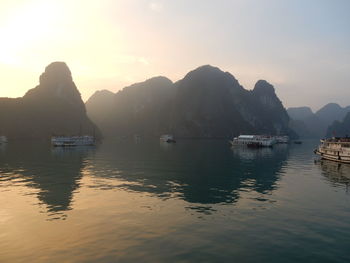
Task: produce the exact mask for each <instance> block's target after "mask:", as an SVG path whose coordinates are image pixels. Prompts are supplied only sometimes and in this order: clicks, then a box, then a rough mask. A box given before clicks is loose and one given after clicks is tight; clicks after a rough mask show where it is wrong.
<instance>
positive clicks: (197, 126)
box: [86, 65, 297, 138]
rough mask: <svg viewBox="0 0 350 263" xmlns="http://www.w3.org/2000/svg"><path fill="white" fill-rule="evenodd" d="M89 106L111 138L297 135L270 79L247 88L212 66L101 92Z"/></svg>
mask: <svg viewBox="0 0 350 263" xmlns="http://www.w3.org/2000/svg"><path fill="white" fill-rule="evenodd" d="M86 108H87V112H88V116H89V117H90V118H91V119H92V120H93V121H94V122H95V123H96V124H97V125H98V126H99V127H100V128H101V130H102V132H103V134H104V135H106V136H130V135H134V134H138V135H141V136H146V137H152V136H159V135H160V134H164V133H171V134H174V135H175V136H177V137H183V138H229V137H232V136H236V135H239V134H243V133H248V134H271V135H279V134H283V135H290V136H292V137H296V136H297V135H296V133H295V132H294V131H293V130H292V129H290V127H289V120H290V119H289V116H288V113H287V111H286V109H285V108H284V107H283V105H282V103H281V101H280V100H279V98H278V97H277V95H276V93H275V90H274V87H273V86H272V85H271V84H270V83H268V82H267V81H265V80H259V81H258V82H257V83H256V84H255V87H254V89H253V90H246V89H244V88H243V87H242V86H241V85H240V84H239V82H238V81H237V80H236V78H235V77H234V76H233V75H231V74H230V73H228V72H223V71H221V70H220V69H219V68H217V67H213V66H210V65H205V66H201V67H199V68H197V69H195V70H193V71H191V72H189V73H188V74H187V75H186V76H185V77H184V78H183V79H181V80H179V81H177V82H175V83H172V81H171V80H169V79H168V78H166V77H155V78H151V79H148V80H146V81H144V82H141V83H136V84H133V85H131V86H129V87H126V88H124V89H123V90H121V91H119V92H117V93H116V94H114V93H112V92H110V91H106V90H103V91H97V92H96V93H95V94H94V95H93V96H91V97H90V99H89V100H88V101H87V102H86Z"/></svg>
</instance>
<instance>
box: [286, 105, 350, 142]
mask: <svg viewBox="0 0 350 263" xmlns="http://www.w3.org/2000/svg"><path fill="white" fill-rule="evenodd" d="M287 112H288V114H289V116H290V118H291V124H290V126H291V127H292V128H293V129H294V130H295V131H296V132H297V133H298V134H299V135H300V136H302V137H318V138H323V137H325V136H326V135H328V133H327V129H328V126H329V125H331V124H332V123H333V122H334V121H340V120H342V119H344V117H345V116H346V114H347V113H348V112H350V106H347V107H344V108H343V107H341V106H340V105H338V104H337V103H328V104H326V105H325V106H323V107H322V108H321V109H319V110H318V111H317V112H316V113H313V112H312V110H311V109H310V108H309V107H295V108H288V110H287Z"/></svg>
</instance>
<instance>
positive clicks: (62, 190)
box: [0, 143, 88, 218]
mask: <svg viewBox="0 0 350 263" xmlns="http://www.w3.org/2000/svg"><path fill="white" fill-rule="evenodd" d="M87 151H88V148H85V149H84V148H71V149H62V148H55V149H51V148H50V146H49V145H47V144H42V143H39V144H37V143H25V144H11V145H8V147H7V148H6V151H4V152H2V153H1V155H0V175H1V179H0V180H1V184H2V186H3V187H4V186H6V185H8V186H9V185H21V186H23V185H24V186H27V187H30V188H34V189H36V190H37V192H36V195H37V198H38V200H39V203H40V204H45V205H46V209H47V213H48V214H49V215H50V216H52V218H64V217H65V214H64V211H67V210H69V209H71V201H72V196H73V193H74V192H75V191H76V190H77V189H78V188H79V181H80V179H81V177H82V174H81V170H82V169H83V167H84V158H85V156H86V155H87ZM0 191H1V188H0Z"/></svg>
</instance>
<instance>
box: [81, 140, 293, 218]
mask: <svg viewBox="0 0 350 263" xmlns="http://www.w3.org/2000/svg"><path fill="white" fill-rule="evenodd" d="M101 154H102V153H101ZM98 156H99V160H98V161H96V162H95V163H94V165H93V166H89V168H88V169H91V170H90V171H89V173H90V174H93V175H95V176H97V177H103V178H118V179H119V180H122V181H123V182H124V183H122V184H118V185H116V186H113V182H112V181H111V184H110V185H106V182H105V181H104V182H103V184H102V185H101V186H100V187H101V188H106V187H108V188H111V187H117V188H123V189H125V190H128V191H134V192H141V193H149V194H151V195H156V196H157V197H158V198H161V199H169V198H177V199H183V200H185V201H186V202H189V203H193V204H197V206H194V207H195V208H198V211H199V212H200V211H205V212H207V211H208V209H209V211H210V207H209V208H208V207H206V208H205V209H203V207H202V206H201V205H203V204H204V205H205V204H219V203H222V204H225V203H226V204H227V203H234V202H236V201H237V200H238V199H239V197H240V191H244V192H247V191H256V192H258V193H261V194H266V193H268V192H270V191H272V190H274V189H275V188H276V181H277V180H278V178H279V173H278V172H279V170H280V168H281V166H282V165H283V163H284V162H285V161H286V158H287V156H288V148H286V147H276V149H246V148H237V149H232V150H231V149H230V147H229V145H228V144H227V142H226V141H206V140H200V141H185V142H182V143H177V144H164V143H161V144H160V145H159V144H158V143H143V144H127V143H125V144H118V145H114V147H105V152H104V153H103V155H99V154H98ZM93 187H98V186H97V185H94V186H93ZM261 200H263V199H261ZM191 207H192V206H191Z"/></svg>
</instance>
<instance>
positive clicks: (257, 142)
mask: <svg viewBox="0 0 350 263" xmlns="http://www.w3.org/2000/svg"><path fill="white" fill-rule="evenodd" d="M230 143H231V145H232V146H236V145H245V146H247V147H251V148H258V147H272V146H273V145H274V144H276V139H275V138H274V137H271V136H266V135H240V136H238V137H235V138H233V140H232V141H230Z"/></svg>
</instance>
